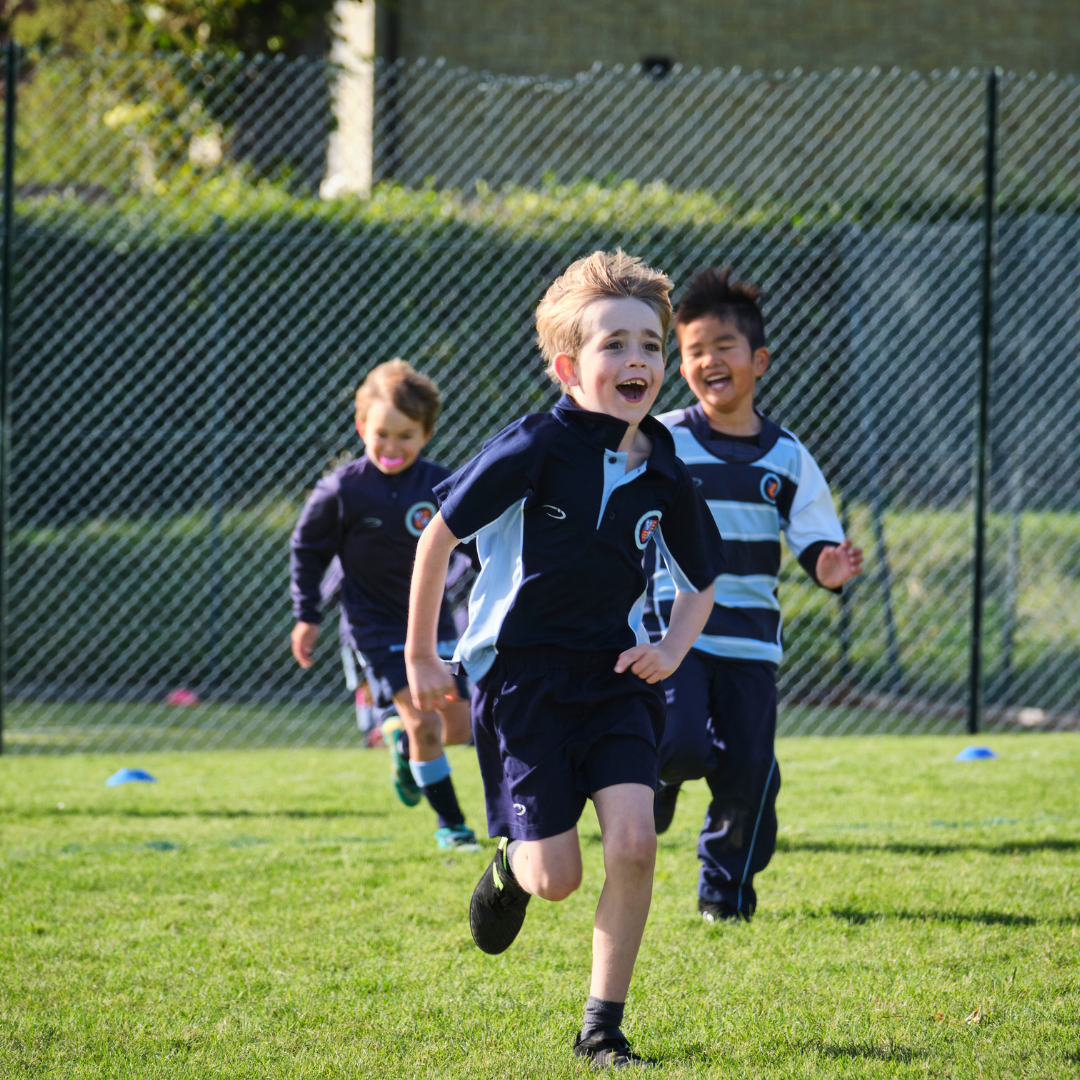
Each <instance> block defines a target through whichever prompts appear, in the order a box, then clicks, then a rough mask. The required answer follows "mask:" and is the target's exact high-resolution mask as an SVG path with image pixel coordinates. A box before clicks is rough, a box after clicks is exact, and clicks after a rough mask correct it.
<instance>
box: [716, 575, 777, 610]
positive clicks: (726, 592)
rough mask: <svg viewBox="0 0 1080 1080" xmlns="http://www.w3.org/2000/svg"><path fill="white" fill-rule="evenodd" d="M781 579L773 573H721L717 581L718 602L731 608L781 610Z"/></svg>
mask: <svg viewBox="0 0 1080 1080" xmlns="http://www.w3.org/2000/svg"><path fill="white" fill-rule="evenodd" d="M779 584H780V579H779V578H776V577H773V576H772V574H721V575H720V576H719V577H718V578H717V579H716V582H715V585H714V588H715V589H716V602H717V603H718V604H723V605H724V607H730V608H765V609H767V610H769V611H779V610H780V601H779V600H777V599H776V589H777V587H778V586H779Z"/></svg>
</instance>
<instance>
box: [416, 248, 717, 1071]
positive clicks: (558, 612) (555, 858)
mask: <svg viewBox="0 0 1080 1080" xmlns="http://www.w3.org/2000/svg"><path fill="white" fill-rule="evenodd" d="M670 289H671V282H670V281H669V280H668V279H667V277H666V276H664V275H663V274H661V273H658V272H657V271H656V270H653V269H651V268H649V267H647V266H646V265H645V264H644V263H642V261H641V260H640V259H635V258H631V257H630V256H628V255H626V254H625V253H624V252H622V251H618V252H615V253H607V252H603V251H597V252H594V253H593V254H592V255H590V256H588V257H587V258H584V259H579V260H578V261H577V262H575V263H573V264H572V265H571V266H570V267H569V268H568V269H567V270H566V272H565V273H564V274H563V275H561V276H560V277H559V278H557V279H556V280H555V281H554V282H553V283H552V285H551V287H550V288H549V289H548V291H547V293H546V294H545V296H544V299H543V301H542V302H541V304H540V306H539V308H538V309H537V315H536V324H537V338H538V341H539V344H540V347H541V350H542V352H543V355H544V358H545V360H547V362H548V374H549V375H550V376H551V378H552V379H553V380H554V381H556V382H557V383H558V384H559V385H560V386H561V387H562V388H563V391H564V394H563V397H562V398H561V399H560V400H559V401H558V403H557V404H556V405H555V407H554V408H553V409H552V410H551V411H550V412H547V413H536V414H532V415H529V416H525V417H522V418H521V419H520V420H517V421H515V422H514V423H512V424H510V425H509V426H508V427H506V428H504V429H503V430H502V431H500V432H499V433H498V434H497V435H496V436H495V437H494V438H492V439H490V440H489V441H488V442H487V443H485V444H484V446H483V448H482V449H481V451H480V453H479V454H478V455H477V457H476V458H474V459H473V460H472V461H471V462H469V464H468V465H466V466H465V467H464V468H462V469H460V470H459V471H458V472H456V473H455V474H454V475H453V476H451V477H450V478H449V479H447V480H446V481H445V482H444V483H442V484H440V485H439V486H438V487H437V488H436V489H435V493H436V495H437V496H438V499H439V504H440V510H439V513H438V514H436V515H435V518H434V520H433V521H432V522H431V524H430V525H429V526H428V528H427V529H425V530H424V534H423V536H421V538H420V543H419V544H418V545H417V550H416V568H415V570H414V572H413V581H412V596H411V602H410V609H409V638H408V645H407V649H406V663H407V664H408V667H409V685H410V686H411V687H412V692H413V697H414V699H415V703H416V705H417V707H418V708H421V709H430V708H433V707H434V708H438V707H440V706H442V705H444V704H445V703H447V702H449V701H452V700H453V698H454V684H453V680H452V678H451V676H450V675H449V673H448V671H447V668H446V666H445V665H444V664H442V663H441V662H440V660H439V658H438V655H437V653H436V648H435V643H436V622H437V617H438V608H439V602H440V598H441V596H442V594H443V587H444V584H443V583H444V581H445V577H446V567H447V560H448V559H449V557H450V554H451V552H452V551H453V550H454V548H455V546H456V545H457V544H458V543H459V542H460V541H461V540H463V539H467V538H470V537H475V538H476V547H477V552H478V555H479V559H480V564H481V569H480V572H479V574H478V576H477V579H476V583H475V585H474V587H473V592H472V597H471V599H470V601H469V627H468V630H467V631H466V632H465V634H463V635H462V637H461V639H460V641H459V644H458V652H457V657H456V658H457V659H458V660H459V661H460V662H462V663H463V664H464V666H465V669H466V671H467V672H468V674H469V676H470V677H471V678H472V679H473V681H474V682H475V683H476V686H477V693H476V695H475V696H474V700H473V732H474V735H475V738H476V751H477V756H478V757H479V760H480V772H481V775H482V777H483V781H484V795H485V798H486V801H487V812H488V832H489V834H490V835H491V836H496V837H499V838H500V839H499V846H498V848H497V850H496V853H495V857H494V858H493V859H492V861H491V864H490V865H489V866H488V868H487V870H486V871H485V873H484V875H483V877H482V878H481V879H480V882H479V884H478V885H477V887H476V889H475V891H474V892H473V898H472V902H471V904H470V907H469V926H470V929H471V930H472V935H473V939H474V940H475V942H476V944H477V945H478V946H479V947H480V948H481V949H482V950H483V951H484V952H487V953H500V952H502V951H503V950H505V949H506V948H508V947H509V945H510V944H511V942H513V940H514V938H515V937H516V936H517V934H518V931H519V930H520V928H521V925H522V921H523V920H524V918H525V913H526V907H527V905H528V903H529V900H530V897H532V896H539V897H541V898H543V899H545V900H565V899H566V898H567V897H568V896H569V895H570V894H571V893H573V892H574V891H575V890H576V889H577V888H578V886H579V885H580V884H581V875H582V863H581V847H580V843H579V841H578V834H577V821H578V818H579V817H580V816H581V813H582V810H583V809H584V807H585V803H586V801H587V800H588V799H592V801H593V804H594V806H595V808H596V815H597V818H598V820H599V822H600V832H601V838H602V841H603V847H604V870H605V875H606V880H605V884H604V889H603V892H602V894H601V896H600V902H599V904H598V905H597V909H596V919H595V923H594V930H593V964H592V982H591V987H590V994H589V998H588V1000H587V1002H586V1005H585V1018H584V1023H583V1025H582V1027H581V1030H580V1032H579V1033H578V1036H577V1039H576V1041H575V1043H574V1053H575V1054H576V1055H577V1056H579V1057H583V1058H586V1059H587V1060H589V1061H591V1062H592V1063H594V1064H598V1065H605V1066H613V1067H624V1066H631V1065H639V1064H644V1063H645V1062H644V1061H643V1059H642V1058H640V1057H639V1056H638V1055H637V1054H635V1053H634V1052H633V1051H632V1050H631V1049H630V1046H629V1044H628V1042H627V1040H626V1037H625V1036H624V1034H623V1031H622V1019H623V1007H624V1004H625V1001H626V994H627V990H628V989H629V986H630V978H631V975H632V972H633V969H634V963H635V960H636V958H637V952H638V948H639V946H640V944H641V937H642V934H643V933H644V930H645V921H646V919H647V917H648V913H649V904H650V900H651V896H652V878H653V868H654V863H655V858H656V833H655V831H654V827H653V812H652V807H653V798H654V792H655V788H656V765H657V747H658V745H659V743H660V739H661V735H662V732H663V724H664V698H663V694H662V693H661V691H660V682H661V680H662V679H664V678H666V677H667V676H669V675H670V674H671V673H672V672H673V671H674V670H675V669H676V668H677V667H678V665H679V663H680V661H681V660H682V658H683V656H684V655H685V653H686V650H687V649H688V648H689V647H690V645H691V644H692V643H693V641H694V640H695V638H696V637H697V635H698V634H699V633H700V631H701V628H702V627H703V626H704V625H705V619H706V618H707V617H708V614H709V612H710V611H711V610H712V582H713V579H714V578H715V577H716V575H717V573H718V572H719V570H720V568H721V564H720V538H719V536H718V535H717V534H716V528H715V526H714V525H713V523H712V520H711V518H710V517H709V514H708V511H707V510H706V508H705V506H704V504H703V503H702V502H701V500H700V498H698V496H697V494H696V492H695V491H694V484H693V481H692V480H691V478H690V474H689V473H688V472H687V470H686V467H685V466H684V465H682V464H681V463H680V462H679V461H678V459H677V458H676V456H675V447H674V443H673V441H672V438H671V434H670V432H668V430H667V429H666V428H665V427H664V426H663V425H662V424H660V423H658V422H657V421H656V420H655V419H654V418H653V417H651V416H650V415H649V408H650V407H651V405H652V403H653V402H654V401H655V400H656V395H657V393H658V392H659V390H660V384H661V382H662V381H663V377H664V363H665V358H666V341H667V335H668V331H669V327H670V319H671V302H670V300H669V299H668V293H669V291H670ZM650 541H655V543H657V544H658V545H659V546H660V548H661V550H662V551H663V552H664V553H665V557H666V559H667V565H668V567H669V570H670V574H671V578H672V580H673V582H674V586H675V589H676V591H677V593H678V595H676V596H674V597H673V598H672V603H671V605H670V612H669V614H670V618H669V619H668V622H667V633H666V634H665V635H664V636H663V637H662V638H661V639H659V640H658V641H657V642H656V643H655V644H651V643H650V642H649V638H648V634H647V633H646V632H645V629H644V626H643V625H642V619H641V613H642V608H643V604H644V601H645V593H646V589H647V586H648V580H647V578H646V575H645V571H644V568H643V565H642V558H643V554H644V551H645V549H646V547H647V546H648V545H649V543H650Z"/></svg>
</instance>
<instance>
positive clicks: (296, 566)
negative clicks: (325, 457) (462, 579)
mask: <svg viewBox="0 0 1080 1080" xmlns="http://www.w3.org/2000/svg"><path fill="white" fill-rule="evenodd" d="M449 472H450V470H449V469H447V468H445V467H444V466H442V465H436V464H435V462H434V461H427V460H426V459H424V458H419V459H418V460H417V461H415V462H414V463H413V464H412V465H410V466H409V467H408V468H407V469H405V470H403V471H402V472H399V473H397V474H395V475H393V476H387V475H386V473H383V472H380V471H379V469H378V468H377V467H376V466H375V465H373V464H372V462H371V461H370V459H369V458H368V457H366V456H364V457H362V458H359V459H358V460H356V461H350V462H349V463H348V464H347V465H343V466H342V467H341V468H340V469H337V470H336V471H335V472H333V473H331V475H330V476H327V477H324V478H323V479H322V480H320V481H319V482H318V484H316V485H315V490H314V492H313V493H312V495H311V498H310V499H308V502H307V505H306V506H305V507H304V512H303V513H302V514H301V515H300V520H299V522H298V523H297V525H296V529H295V530H294V531H293V534H292V558H291V568H292V597H293V615H294V616H295V618H296V619H297V620H298V621H300V622H307V623H318V622H321V620H322V615H321V613H320V610H319V609H320V601H321V597H320V585H321V583H322V579H323V575H324V574H325V572H326V570H327V568H328V567H329V566H330V563H331V561H332V560H333V558H334V556H335V555H337V556H338V557H339V558H340V560H341V569H342V581H341V590H340V600H341V607H342V614H343V619H342V626H343V629H345V630H346V631H347V632H348V635H349V636H350V637H351V638H352V644H353V646H354V647H355V648H357V649H359V650H360V651H361V652H363V651H364V649H379V648H389V647H392V646H404V644H405V631H406V629H407V627H408V623H409V584H410V581H411V579H412V568H413V562H414V561H415V558H416V541H417V540H418V539H419V536H420V533H421V532H422V531H423V529H424V526H425V525H427V523H428V522H429V521H430V520H431V519H432V518H433V517H434V516H435V512H436V504H435V494H434V491H433V488H434V487H435V485H436V484H438V483H439V482H440V481H441V480H443V479H445V478H446V477H447V476H448V475H449ZM456 636H457V635H456V633H455V631H454V624H453V620H452V619H451V617H450V611H449V607H448V605H447V604H446V601H445V600H444V601H443V607H442V612H441V614H440V616H439V639H440V640H450V639H451V638H454V637H456Z"/></svg>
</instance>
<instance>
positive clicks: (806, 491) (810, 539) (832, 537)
mask: <svg viewBox="0 0 1080 1080" xmlns="http://www.w3.org/2000/svg"><path fill="white" fill-rule="evenodd" d="M799 456H800V464H801V467H800V469H799V487H798V490H797V491H796V492H795V498H794V499H793V500H792V502H791V520H790V521H788V522H787V523H786V524H781V528H782V529H783V530H784V537H785V539H786V540H787V542H788V547H789V548H791V552H792V554H793V555H795V556H796V557H798V556H799V555H801V554H802V552H803V551H804V550H805V549H806V548H807V547H809V545H810V544H812V543H814V541H815V540H827V541H829V543H832V544H839V543H840V542H841V541H842V540H843V539H844V529H843V526H842V525H841V524H840V519H839V518H838V517H837V516H836V508H835V507H834V506H833V501H832V492H830V491H829V485H828V483H827V482H826V480H825V477H824V475H823V474H822V471H821V469H820V468H818V463H817V462H816V461H815V460H814V459H813V458H812V457H811V456H810V451H809V450H807V449H806V447H805V446H803V444H802V443H799Z"/></svg>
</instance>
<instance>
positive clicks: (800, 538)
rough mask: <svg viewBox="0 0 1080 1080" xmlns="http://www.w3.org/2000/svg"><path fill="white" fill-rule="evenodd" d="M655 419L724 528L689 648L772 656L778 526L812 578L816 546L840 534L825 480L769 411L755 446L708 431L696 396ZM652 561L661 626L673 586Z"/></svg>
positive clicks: (776, 635) (776, 649) (655, 615)
mask: <svg viewBox="0 0 1080 1080" xmlns="http://www.w3.org/2000/svg"><path fill="white" fill-rule="evenodd" d="M658 419H659V420H660V421H661V422H662V423H663V424H665V425H666V426H667V427H668V428H670V430H671V433H672V435H673V436H674V439H675V450H676V453H677V454H678V455H679V457H680V459H681V460H682V461H683V462H684V463H685V464H686V466H687V468H688V469H689V470H690V474H691V476H693V478H694V483H695V484H696V485H697V489H698V491H699V492H700V493H701V495H702V496H704V498H705V501H706V502H707V503H708V506H709V509H710V510H711V511H712V516H713V519H714V520H715V522H716V524H717V526H718V527H719V530H720V533H721V534H722V535H723V537H724V555H725V557H726V564H725V566H724V572H723V573H722V574H720V575H719V576H718V577H717V578H716V582H715V595H716V605H715V607H714V608H713V612H712V615H711V616H710V617H709V621H708V623H707V624H706V626H705V630H704V632H703V633H702V634H701V636H700V637H699V638H698V639H697V641H696V642H695V643H694V648H696V649H700V650H701V651H702V652H706V653H711V654H712V655H713V656H724V657H728V658H731V659H735V660H764V661H768V662H771V663H774V664H778V663H779V662H780V659H781V657H782V656H783V641H782V636H781V633H782V624H781V618H780V602H779V599H778V598H777V589H778V585H779V574H780V534H781V532H782V533H783V534H784V537H785V539H786V540H787V544H788V547H789V548H790V549H791V551H792V553H793V554H794V555H795V556H796V557H797V558H798V559H799V561H800V563H802V565H803V567H804V569H806V570H807V572H808V573H809V574H810V575H811V577H814V576H815V570H814V568H815V566H816V563H817V556H818V554H819V553H820V551H821V549H822V547H825V546H827V545H832V544H838V543H840V541H842V540H843V538H844V530H843V528H842V526H841V524H840V520H839V518H837V516H836V510H835V509H834V508H833V503H832V496H831V495H830V493H829V485H828V484H827V483H826V481H825V477H824V476H823V475H822V473H821V469H820V468H818V465H817V462H816V461H814V459H813V457H811V455H810V452H809V451H808V450H807V449H806V447H805V446H803V444H802V443H801V442H799V440H798V439H797V438H796V437H795V436H794V435H792V434H791V432H790V431H786V430H785V429H784V428H782V427H780V426H779V425H778V424H775V423H774V422H773V421H772V420H770V419H768V417H765V416H762V417H761V420H762V429H761V434H760V435H759V437H758V445H757V446H753V445H750V444H749V443H747V442H744V441H740V440H734V439H729V438H725V437H724V435H723V434H721V433H720V432H716V431H713V430H712V429H711V428H710V427H709V421H708V419H707V418H706V416H705V412H704V410H703V409H702V408H701V405H700V404H698V405H693V406H691V407H690V408H688V409H678V410H676V411H675V412H670V413H664V414H663V415H662V416H660V417H659V418H658ZM658 566H659V568H658V570H657V571H656V572H655V573H654V574H653V579H652V587H651V590H650V593H651V595H650V603H649V616H650V617H649V619H648V625H649V626H650V629H660V630H662V629H663V627H664V625H665V622H666V619H667V616H668V614H669V613H670V610H671V601H672V600H673V599H674V595H675V590H674V585H673V582H672V578H671V575H670V574H669V573H668V572H667V570H666V569H665V568H664V566H663V565H662V564H658Z"/></svg>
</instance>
